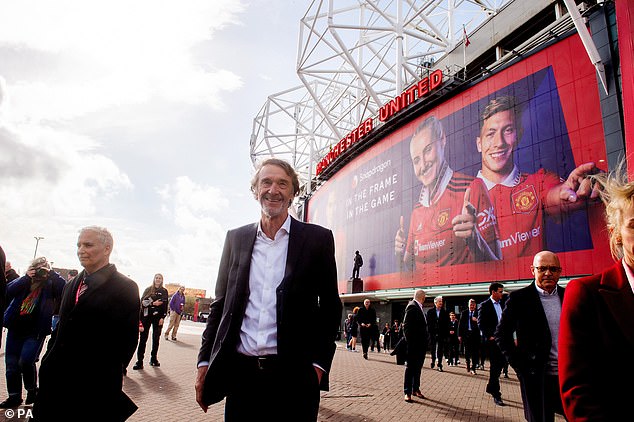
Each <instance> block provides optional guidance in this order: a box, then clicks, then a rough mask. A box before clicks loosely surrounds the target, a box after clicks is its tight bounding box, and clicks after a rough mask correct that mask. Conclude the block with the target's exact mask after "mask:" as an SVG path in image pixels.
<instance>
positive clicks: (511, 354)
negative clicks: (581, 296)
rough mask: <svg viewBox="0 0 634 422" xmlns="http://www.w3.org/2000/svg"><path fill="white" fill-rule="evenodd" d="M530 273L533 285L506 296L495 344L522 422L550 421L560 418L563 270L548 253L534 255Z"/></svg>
mask: <svg viewBox="0 0 634 422" xmlns="http://www.w3.org/2000/svg"><path fill="white" fill-rule="evenodd" d="M530 269H531V273H533V276H534V277H535V281H534V282H532V283H531V284H530V285H529V286H527V287H524V288H523V289H520V290H517V291H514V292H512V293H511V294H510V295H509V298H508V300H507V301H506V305H505V307H504V310H503V311H502V318H501V319H500V323H499V324H498V327H497V329H496V331H495V340H496V342H497V344H498V345H499V346H500V349H501V350H502V353H503V354H504V356H505V357H506V359H507V360H508V362H509V363H510V364H511V366H512V367H513V369H515V372H516V373H517V378H518V379H519V381H520V389H521V391H522V403H523V404H524V417H525V418H526V420H527V421H551V422H552V421H554V420H555V413H559V414H561V415H563V407H562V403H561V397H560V394H559V379H558V371H557V361H558V350H557V340H558V337H559V316H560V314H561V304H562V302H563V299H564V288H563V287H561V286H558V285H557V282H558V281H559V277H560V275H561V270H562V269H561V264H560V263H559V258H558V257H557V255H555V254H554V253H553V252H550V251H541V252H538V253H537V254H536V255H535V257H534V258H533V265H531V267H530ZM513 333H516V336H517V340H516V341H517V343H516V341H515V340H514V337H513Z"/></svg>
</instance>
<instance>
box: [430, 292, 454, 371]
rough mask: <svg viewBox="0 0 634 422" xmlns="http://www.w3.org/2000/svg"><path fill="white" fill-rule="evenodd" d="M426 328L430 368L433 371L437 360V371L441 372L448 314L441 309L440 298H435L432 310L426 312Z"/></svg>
mask: <svg viewBox="0 0 634 422" xmlns="http://www.w3.org/2000/svg"><path fill="white" fill-rule="evenodd" d="M427 327H428V329H429V343H430V346H431V367H432V369H433V368H434V367H435V366H436V359H438V371H440V372H443V369H442V357H443V353H444V350H445V343H446V342H447V336H448V335H449V313H448V312H447V310H446V309H444V308H443V299H442V296H436V297H435V298H434V308H432V309H430V310H428V311H427Z"/></svg>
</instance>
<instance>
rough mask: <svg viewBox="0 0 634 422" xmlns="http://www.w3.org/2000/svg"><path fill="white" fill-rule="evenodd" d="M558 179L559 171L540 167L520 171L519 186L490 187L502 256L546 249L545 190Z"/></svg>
mask: <svg viewBox="0 0 634 422" xmlns="http://www.w3.org/2000/svg"><path fill="white" fill-rule="evenodd" d="M559 183H561V181H560V180H559V177H558V176H557V175H556V174H554V173H550V172H547V171H545V170H544V169H540V170H539V171H538V172H537V173H535V174H530V175H529V174H526V173H522V174H520V178H519V183H518V184H517V185H516V186H513V187H508V186H502V185H496V186H494V187H493V188H491V190H489V196H490V197H491V200H492V201H493V206H494V207H495V215H496V216H497V222H498V228H499V232H500V246H501V248H502V258H503V259H508V258H516V257H518V256H533V255H535V254H536V253H537V252H539V251H541V250H543V249H544V235H543V234H544V204H545V199H546V194H547V193H548V191H549V190H550V189H551V188H553V187H554V186H557V185H558V184H559Z"/></svg>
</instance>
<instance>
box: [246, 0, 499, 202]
mask: <svg viewBox="0 0 634 422" xmlns="http://www.w3.org/2000/svg"><path fill="white" fill-rule="evenodd" d="M508 1H509V0H426V1H421V0H313V1H312V3H311V4H310V6H309V8H308V10H307V12H306V14H305V15H304V17H303V18H302V19H301V20H300V34H299V46H298V55H297V75H298V77H299V79H300V81H301V83H302V85H300V86H298V87H295V88H292V89H288V90H285V91H282V92H279V93H277V94H274V95H271V96H269V98H268V99H267V101H266V103H265V104H264V106H263V107H262V109H261V110H260V113H259V114H258V115H257V117H256V118H255V119H254V123H253V132H252V135H251V159H252V161H253V162H254V163H255V162H256V161H257V160H259V159H261V158H262V157H268V156H276V157H279V158H283V159H286V160H288V161H289V162H290V163H291V164H292V165H293V166H294V168H295V169H296V170H297V171H298V173H299V174H300V177H301V182H302V186H303V190H304V193H310V191H311V190H312V189H313V187H314V183H309V181H312V180H313V179H314V171H315V164H316V163H317V161H319V159H320V158H321V157H323V156H324V155H325V154H326V153H327V152H328V150H329V148H331V147H332V146H333V145H334V144H336V143H337V142H338V141H339V140H340V139H341V138H342V137H344V136H345V135H346V134H347V133H348V132H350V131H351V130H353V129H354V128H356V127H357V126H358V125H359V123H360V122H362V121H363V120H364V119H366V118H368V117H372V116H375V115H377V113H378V110H379V109H380V108H381V107H382V106H383V105H385V104H386V103H387V102H389V101H390V100H391V99H392V98H393V97H395V96H396V95H398V94H400V93H401V92H402V91H403V90H404V89H405V88H406V87H408V86H410V85H412V84H413V83H416V82H418V81H419V80H420V79H422V78H423V77H424V76H426V75H427V71H428V69H429V68H431V67H432V65H433V63H434V62H435V61H436V60H437V59H438V58H439V57H441V56H442V55H443V54H446V53H447V52H449V51H451V50H453V49H454V48H455V47H456V46H457V45H458V44H460V43H462V42H463V40H464V36H465V32H466V33H467V34H468V33H469V32H470V31H471V30H473V29H475V28H476V27H477V26H478V25H480V24H481V23H482V22H483V21H484V20H486V19H487V18H488V17H490V16H492V15H494V14H495V13H497V11H498V10H500V8H501V7H502V6H503V5H504V4H506V3H508Z"/></svg>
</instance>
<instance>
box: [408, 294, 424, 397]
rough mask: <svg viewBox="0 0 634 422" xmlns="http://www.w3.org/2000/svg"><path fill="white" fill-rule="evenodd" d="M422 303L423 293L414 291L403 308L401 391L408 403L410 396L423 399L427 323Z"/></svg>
mask: <svg viewBox="0 0 634 422" xmlns="http://www.w3.org/2000/svg"><path fill="white" fill-rule="evenodd" d="M424 302H425V291H424V290H420V289H419V290H416V292H414V299H413V300H412V301H411V302H410V303H409V304H408V305H407V308H405V319H404V320H403V333H404V335H405V341H406V342H407V358H406V359H407V367H406V368H405V379H404V382H403V390H404V392H405V401H406V402H408V403H409V402H411V401H412V395H414V396H416V397H419V398H421V399H424V398H425V396H424V395H423V393H422V392H421V391H420V372H421V370H422V369H423V363H424V362H425V353H427V343H428V341H429V334H428V332H427V321H426V319H425V313H424V312H423V303H424Z"/></svg>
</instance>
